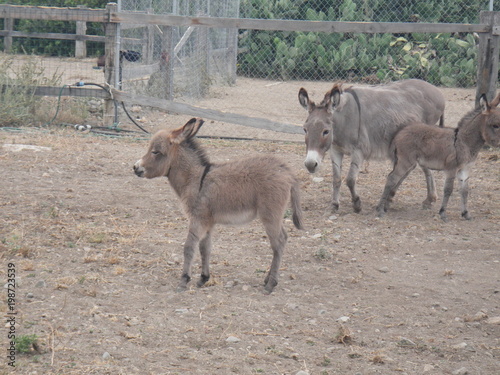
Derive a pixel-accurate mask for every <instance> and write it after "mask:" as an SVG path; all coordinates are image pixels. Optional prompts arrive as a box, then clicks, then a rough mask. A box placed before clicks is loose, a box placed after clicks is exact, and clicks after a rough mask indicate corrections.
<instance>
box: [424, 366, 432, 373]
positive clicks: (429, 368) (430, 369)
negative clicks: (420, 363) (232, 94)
mask: <svg viewBox="0 0 500 375" xmlns="http://www.w3.org/2000/svg"><path fill="white" fill-rule="evenodd" d="M432 370H434V366H433V365H429V364H426V365H424V372H429V371H432Z"/></svg>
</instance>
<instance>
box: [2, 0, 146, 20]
mask: <svg viewBox="0 0 500 375" xmlns="http://www.w3.org/2000/svg"><path fill="white" fill-rule="evenodd" d="M0 18H18V19H31V20H47V21H86V22H105V21H107V11H106V10H104V9H78V8H56V7H41V6H40V7H35V6H24V5H7V4H1V5H0ZM136 23H137V22H136Z"/></svg>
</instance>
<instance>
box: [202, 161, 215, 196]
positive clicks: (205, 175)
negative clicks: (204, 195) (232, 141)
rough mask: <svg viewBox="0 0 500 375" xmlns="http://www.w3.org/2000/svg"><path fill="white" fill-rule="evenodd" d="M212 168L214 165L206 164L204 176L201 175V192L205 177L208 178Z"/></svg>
mask: <svg viewBox="0 0 500 375" xmlns="http://www.w3.org/2000/svg"><path fill="white" fill-rule="evenodd" d="M211 167H212V164H210V163H207V164H205V169H204V170H203V174H202V175H201V180H200V190H201V188H202V187H203V181H205V177H207V174H208V172H209V171H210V168H211Z"/></svg>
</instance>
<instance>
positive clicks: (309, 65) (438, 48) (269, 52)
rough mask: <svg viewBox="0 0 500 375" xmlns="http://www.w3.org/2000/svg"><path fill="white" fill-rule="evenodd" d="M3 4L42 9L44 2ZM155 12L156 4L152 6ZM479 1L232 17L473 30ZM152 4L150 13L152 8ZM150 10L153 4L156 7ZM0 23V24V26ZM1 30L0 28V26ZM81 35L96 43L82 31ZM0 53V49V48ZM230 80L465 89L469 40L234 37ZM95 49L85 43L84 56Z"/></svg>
mask: <svg viewBox="0 0 500 375" xmlns="http://www.w3.org/2000/svg"><path fill="white" fill-rule="evenodd" d="M107 2H108V1H107V0H54V1H51V2H50V6H62V7H75V6H77V5H85V6H87V7H89V8H104V7H105V6H106V3H107ZM9 3H10V4H22V5H49V4H48V2H47V0H29V1H26V0H11V1H9ZM153 3H154V4H156V3H157V2H155V1H154V2H153ZM487 3H488V2H487V1H485V0H482V1H478V2H471V1H469V0H423V1H419V2H416V1H410V0H401V1H394V0H341V1H335V2H332V1H326V0H307V1H296V0H241V2H240V16H241V17H244V18H259V19H292V20H293V19H295V20H297V19H301V20H310V21H373V22H453V23H474V22H477V21H478V17H479V12H480V11H481V10H482V9H486V7H487ZM154 4H153V5H154ZM157 5H158V4H157ZM2 22H3V20H0V24H1V23H2ZM0 27H1V25H0ZM15 29H16V30H19V31H26V32H29V31H31V32H61V30H64V31H63V32H65V33H74V32H75V30H76V24H75V22H63V21H44V20H16V26H15ZM87 33H88V34H93V35H103V29H102V24H100V23H89V24H88V31H87ZM74 45H75V43H74V42H73V41H66V40H51V39H34V38H22V39H21V38H15V39H14V43H13V52H17V53H19V52H22V50H23V49H24V50H25V51H27V52H28V53H32V54H44V55H49V56H73V55H74ZM0 48H1V43H0ZM239 48H240V50H241V51H243V52H242V53H240V54H239V55H238V73H239V74H240V75H244V76H248V77H258V78H273V79H321V80H334V79H349V80H366V81H386V80H396V79H401V78H421V79H425V80H427V81H429V82H431V83H434V84H437V85H445V86H458V87H460V86H464V87H468V86H473V85H474V84H475V82H476V61H477V48H476V41H475V40H474V37H473V36H472V35H470V34H458V33H457V34H438V35H436V34H405V35H394V34H352V33H346V34H341V33H332V34H328V33H313V32H283V31H260V30H241V31H240V40H239ZM103 49H104V47H103V43H91V42H88V51H89V52H90V53H89V54H90V55H92V56H97V55H100V54H102V53H103Z"/></svg>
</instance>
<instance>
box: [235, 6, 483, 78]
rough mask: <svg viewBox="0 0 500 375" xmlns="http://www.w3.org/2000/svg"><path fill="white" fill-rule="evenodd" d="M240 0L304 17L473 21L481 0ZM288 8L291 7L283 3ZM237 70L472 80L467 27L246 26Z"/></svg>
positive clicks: (261, 11) (265, 11)
mask: <svg viewBox="0 0 500 375" xmlns="http://www.w3.org/2000/svg"><path fill="white" fill-rule="evenodd" d="M414 3H415V2H409V1H400V2H394V1H391V2H390V6H388V1H384V0H378V1H377V0H373V1H358V0H356V1H355V0H344V1H341V2H336V3H335V4H334V5H332V4H331V2H325V1H322V0H311V1H307V2H302V3H301V5H300V6H298V8H297V7H296V4H292V2H291V1H289V0H273V1H264V0H243V1H242V4H241V13H242V16H243V17H251V18H286V17H285V15H293V16H294V17H298V18H301V19H307V20H311V21H385V22H387V21H391V22H393V21H397V22H417V21H424V22H476V21H477V18H478V16H479V10H480V7H479V6H478V4H476V5H475V6H472V5H469V4H468V3H469V2H467V1H465V0H459V1H455V2H452V1H444V0H435V1H432V0H427V1H423V2H418V4H414ZM287 7H291V8H295V11H292V10H291V9H290V10H287ZM239 47H240V48H242V50H243V51H246V52H244V53H241V54H239V56H238V73H239V74H241V75H246V76H251V77H259V78H273V79H311V80H316V79H321V80H335V79H349V80H367V79H369V80H374V79H375V80H379V81H388V80H397V79H404V78H421V79H424V80H427V81H429V82H431V83H434V84H436V85H445V86H455V87H469V86H473V85H474V84H475V82H476V75H477V73H476V61H477V48H476V42H475V40H474V37H473V36H472V35H471V34H465V35H458V34H453V35H451V34H437V35H436V34H418V33H414V34H407V35H393V34H352V33H346V34H341V33H332V34H328V33H314V32H280V31H266V32H264V31H257V30H247V31H245V32H244V33H242V34H241V35H240V45H239Z"/></svg>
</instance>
